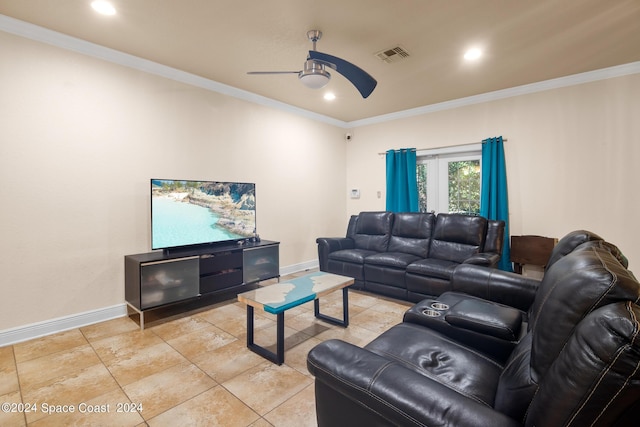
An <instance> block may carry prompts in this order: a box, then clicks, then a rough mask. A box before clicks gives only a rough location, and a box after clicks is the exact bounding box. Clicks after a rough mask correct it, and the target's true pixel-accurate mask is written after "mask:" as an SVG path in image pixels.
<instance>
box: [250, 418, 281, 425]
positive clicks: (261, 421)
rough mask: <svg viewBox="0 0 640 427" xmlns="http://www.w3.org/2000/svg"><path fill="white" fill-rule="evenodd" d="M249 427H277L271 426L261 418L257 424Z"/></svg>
mask: <svg viewBox="0 0 640 427" xmlns="http://www.w3.org/2000/svg"><path fill="white" fill-rule="evenodd" d="M249 427H275V426H274V425H273V424H271V423H270V422H269V421H267V420H265V419H264V418H260V419H259V420H257V421H256V422H255V423H251V424H249Z"/></svg>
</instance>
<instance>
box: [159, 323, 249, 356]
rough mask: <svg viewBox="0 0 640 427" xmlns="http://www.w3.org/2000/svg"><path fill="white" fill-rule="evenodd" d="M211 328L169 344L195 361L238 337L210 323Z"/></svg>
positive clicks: (172, 340)
mask: <svg viewBox="0 0 640 427" xmlns="http://www.w3.org/2000/svg"><path fill="white" fill-rule="evenodd" d="M207 324H208V325H209V326H207V327H205V328H201V329H197V330H195V331H193V332H191V333H189V334H186V335H182V336H180V337H177V338H174V339H170V340H167V343H168V344H169V345H170V346H171V347H173V348H175V349H176V350H178V351H179V352H180V353H181V354H182V355H183V356H184V357H186V358H187V359H190V360H191V359H194V358H196V357H198V356H200V355H201V354H203V353H207V352H209V351H212V350H215V349H216V348H219V347H222V346H224V345H227V344H229V343H231V342H233V341H235V340H237V338H236V337H234V336H233V335H231V334H229V333H227V332H225V331H223V330H222V329H220V328H217V327H215V326H213V325H211V324H209V323H207Z"/></svg>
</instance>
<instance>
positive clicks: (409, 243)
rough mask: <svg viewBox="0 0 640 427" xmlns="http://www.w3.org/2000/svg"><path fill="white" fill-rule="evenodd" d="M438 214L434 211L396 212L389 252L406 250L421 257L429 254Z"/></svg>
mask: <svg viewBox="0 0 640 427" xmlns="http://www.w3.org/2000/svg"><path fill="white" fill-rule="evenodd" d="M435 219H436V216H435V215H434V214H432V213H419V212H403V213H396V214H394V219H393V227H392V228H391V238H390V240H389V248H388V249H387V250H388V251H389V252H406V253H409V254H413V255H416V256H417V257H420V258H426V257H427V256H428V254H429V244H430V243H431V234H432V233H433V226H434V224H435Z"/></svg>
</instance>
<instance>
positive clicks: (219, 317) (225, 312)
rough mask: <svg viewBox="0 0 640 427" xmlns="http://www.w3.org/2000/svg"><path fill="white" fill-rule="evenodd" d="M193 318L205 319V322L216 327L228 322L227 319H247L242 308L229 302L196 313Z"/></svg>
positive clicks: (245, 312)
mask: <svg viewBox="0 0 640 427" xmlns="http://www.w3.org/2000/svg"><path fill="white" fill-rule="evenodd" d="M194 317H199V318H202V319H205V320H206V321H208V322H210V323H213V324H214V325H217V324H219V323H222V322H225V321H228V320H229V319H244V318H246V317H247V311H246V310H245V309H244V308H243V307H240V306H238V305H237V304H234V303H233V302H230V303H227V304H224V305H218V306H216V307H214V308H212V309H210V310H206V311H203V312H201V313H198V314H196V315H194Z"/></svg>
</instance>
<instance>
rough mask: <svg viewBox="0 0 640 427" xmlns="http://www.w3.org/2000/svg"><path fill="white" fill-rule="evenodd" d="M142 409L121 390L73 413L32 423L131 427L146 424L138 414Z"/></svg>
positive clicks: (104, 395) (38, 425)
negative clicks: (132, 402)
mask: <svg viewBox="0 0 640 427" xmlns="http://www.w3.org/2000/svg"><path fill="white" fill-rule="evenodd" d="M140 409H144V408H141V407H140V406H139V405H133V404H131V402H130V401H129V399H128V398H127V395H126V394H124V392H123V391H122V390H120V389H117V390H114V391H112V392H110V393H106V394H103V395H100V396H98V397H96V398H94V399H90V400H87V401H84V402H81V403H79V404H78V405H77V406H74V412H73V413H55V414H52V415H49V416H47V417H44V418H41V419H40V420H38V421H36V422H34V423H30V424H29V427H32V426H33V427H40V426H65V427H70V426H78V427H80V426H109V427H130V426H136V425H139V424H141V423H144V420H143V418H142V416H141V415H140V414H139V413H138V411H139V410H140Z"/></svg>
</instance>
